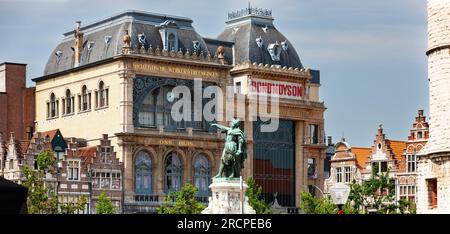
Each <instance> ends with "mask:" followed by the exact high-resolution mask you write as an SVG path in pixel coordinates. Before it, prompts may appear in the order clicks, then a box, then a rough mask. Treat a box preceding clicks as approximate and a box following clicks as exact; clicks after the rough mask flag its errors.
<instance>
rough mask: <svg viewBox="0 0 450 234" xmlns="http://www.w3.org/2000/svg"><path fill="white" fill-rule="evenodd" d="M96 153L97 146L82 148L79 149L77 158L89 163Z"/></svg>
mask: <svg viewBox="0 0 450 234" xmlns="http://www.w3.org/2000/svg"><path fill="white" fill-rule="evenodd" d="M95 153H97V146H91V147H83V148H80V149H79V156H80V157H82V158H84V159H85V161H86V163H91V162H92V158H93V157H95Z"/></svg>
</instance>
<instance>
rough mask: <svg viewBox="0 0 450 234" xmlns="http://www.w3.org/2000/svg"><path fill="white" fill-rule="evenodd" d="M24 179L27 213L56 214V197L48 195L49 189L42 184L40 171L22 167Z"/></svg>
mask: <svg viewBox="0 0 450 234" xmlns="http://www.w3.org/2000/svg"><path fill="white" fill-rule="evenodd" d="M23 172H24V175H25V181H24V182H23V185H24V186H25V187H27V188H28V199H27V206H28V213H30V214H56V213H58V199H57V198H56V196H49V195H52V194H50V193H51V191H49V190H50V189H49V188H47V187H45V186H44V180H43V178H44V176H43V173H42V171H34V170H33V169H31V168H29V167H24V168H23Z"/></svg>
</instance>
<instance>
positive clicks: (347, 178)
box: [344, 167, 352, 183]
mask: <svg viewBox="0 0 450 234" xmlns="http://www.w3.org/2000/svg"><path fill="white" fill-rule="evenodd" d="M344 169H345V181H344V182H345V183H350V182H352V181H351V180H352V168H351V167H345V168H344Z"/></svg>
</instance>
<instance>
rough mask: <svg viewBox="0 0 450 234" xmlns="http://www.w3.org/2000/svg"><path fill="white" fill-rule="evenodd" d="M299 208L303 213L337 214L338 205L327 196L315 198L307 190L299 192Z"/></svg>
mask: <svg viewBox="0 0 450 234" xmlns="http://www.w3.org/2000/svg"><path fill="white" fill-rule="evenodd" d="M300 209H301V210H302V213H304V214H337V212H338V207H337V206H336V205H335V204H333V201H331V200H330V199H328V198H317V197H314V196H313V195H312V194H310V193H308V192H302V193H301V194H300Z"/></svg>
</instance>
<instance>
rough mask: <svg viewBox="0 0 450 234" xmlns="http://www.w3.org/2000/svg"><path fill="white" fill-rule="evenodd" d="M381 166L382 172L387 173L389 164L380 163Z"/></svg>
mask: <svg viewBox="0 0 450 234" xmlns="http://www.w3.org/2000/svg"><path fill="white" fill-rule="evenodd" d="M380 164H381V165H380V169H381V170H380V171H381V172H387V171H388V163H387V162H381V163H380Z"/></svg>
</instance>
